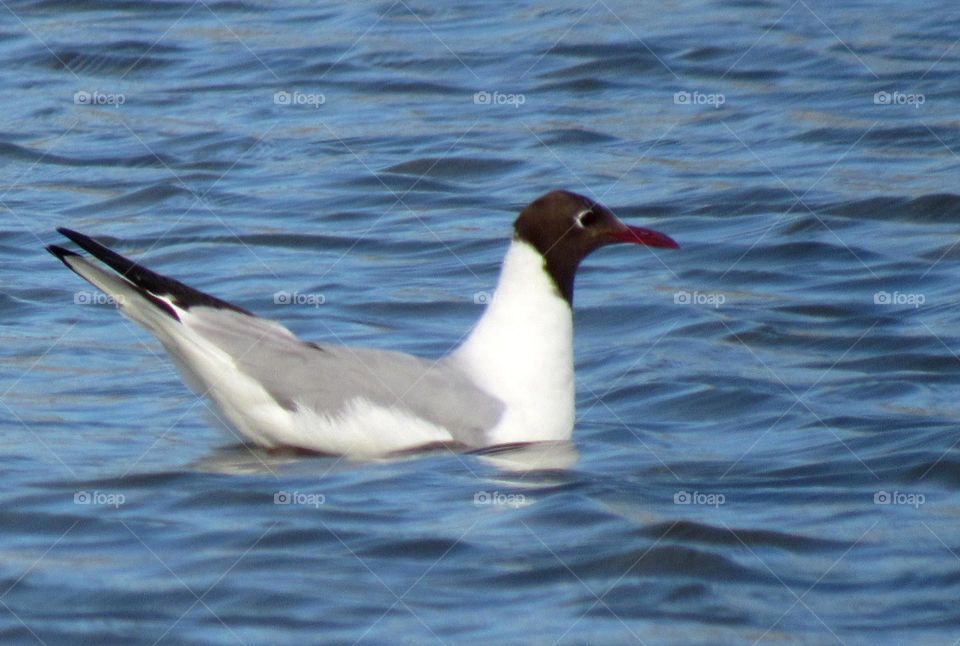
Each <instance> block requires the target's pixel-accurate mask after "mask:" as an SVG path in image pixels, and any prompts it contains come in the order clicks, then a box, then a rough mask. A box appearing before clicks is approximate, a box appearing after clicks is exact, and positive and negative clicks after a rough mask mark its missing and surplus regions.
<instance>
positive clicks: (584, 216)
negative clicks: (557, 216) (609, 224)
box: [577, 209, 600, 229]
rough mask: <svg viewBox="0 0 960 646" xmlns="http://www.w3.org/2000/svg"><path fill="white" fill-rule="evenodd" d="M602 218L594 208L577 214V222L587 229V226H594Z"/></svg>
mask: <svg viewBox="0 0 960 646" xmlns="http://www.w3.org/2000/svg"><path fill="white" fill-rule="evenodd" d="M599 219H600V216H599V215H597V214H596V213H595V212H594V211H593V209H591V210H589V211H584V212H583V213H581V214H580V215H579V216H577V223H578V224H579V225H580V226H581V227H583V228H584V229H586V228H587V227H592V226H593V225H594V224H596V223H597V221H598V220H599Z"/></svg>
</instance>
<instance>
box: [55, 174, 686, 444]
mask: <svg viewBox="0 0 960 646" xmlns="http://www.w3.org/2000/svg"><path fill="white" fill-rule="evenodd" d="M57 230H58V231H59V232H60V233H61V234H63V235H64V236H66V237H67V238H69V239H70V240H72V241H73V242H74V243H76V244H77V245H78V246H79V247H80V248H81V249H83V250H84V251H86V252H88V253H89V254H91V256H92V257H93V258H90V257H89V256H84V255H81V254H78V253H75V252H73V251H70V250H68V249H65V248H63V247H60V246H57V245H50V246H48V247H47V250H48V251H49V252H50V253H52V254H53V255H54V256H56V257H57V258H59V259H60V260H61V261H62V262H63V264H65V265H66V266H67V267H68V268H70V269H71V270H72V271H74V272H76V273H77V274H79V275H80V276H81V277H82V278H84V279H85V280H87V281H89V282H90V283H91V284H93V285H94V286H95V287H97V288H99V289H100V290H102V291H103V292H105V293H106V294H107V295H109V296H110V297H112V298H113V300H114V301H115V302H116V304H117V307H118V308H119V310H120V312H121V313H122V314H124V315H125V316H127V317H128V318H130V319H131V320H133V321H134V322H136V323H138V324H139V325H141V326H143V327H144V328H146V330H148V331H149V332H151V333H152V334H153V335H154V336H156V337H157V339H159V341H160V343H161V344H162V345H163V347H164V348H165V349H166V351H167V353H168V354H169V355H170V357H171V358H172V360H173V362H174V363H175V364H176V366H177V368H178V369H179V371H180V373H181V375H182V377H183V380H184V382H185V383H186V384H187V385H188V386H189V387H190V388H191V389H192V390H193V391H194V392H196V393H197V394H198V395H202V396H206V397H208V398H209V399H210V400H212V402H213V403H214V404H215V405H216V407H217V408H218V409H219V411H220V412H221V413H222V415H223V418H224V419H225V420H226V421H227V422H228V423H229V424H230V425H232V426H233V427H234V428H235V429H236V430H237V431H238V432H239V433H240V434H241V435H242V436H243V438H245V439H246V440H247V441H249V442H252V443H254V444H257V445H259V446H262V447H266V448H280V447H289V448H298V449H305V450H308V451H315V452H320V453H326V454H334V455H345V456H357V457H362V456H377V455H384V454H389V453H393V452H397V451H406V450H411V449H415V448H417V447H421V446H427V445H434V444H438V443H442V444H447V445H455V446H458V447H463V448H464V449H467V450H469V449H478V448H485V447H491V446H497V445H502V444H514V443H528V442H539V441H562V440H569V439H570V437H571V434H572V432H573V426H574V417H575V406H574V364H573V313H572V307H573V286H574V277H575V275H576V271H577V267H578V266H579V265H580V262H581V261H582V260H583V259H584V258H585V257H586V256H588V255H589V254H590V253H592V252H593V251H595V250H597V249H599V248H600V247H603V246H606V245H608V244H613V243H632V244H639V245H646V246H648V247H660V248H668V249H673V248H677V247H678V245H677V243H676V242H674V241H673V240H672V239H671V238H669V237H668V236H666V235H664V234H662V233H658V232H656V231H653V230H650V229H645V228H641V227H635V226H628V225H626V224H624V223H623V222H621V221H620V220H619V219H618V218H617V217H616V216H615V215H614V214H613V213H612V212H611V211H610V210H609V209H607V208H606V207H604V206H603V205H601V204H599V203H598V202H596V201H594V200H591V199H589V198H587V197H584V196H583V195H579V194H576V193H572V192H570V191H563V190H558V191H552V192H550V193H547V194H545V195H543V196H541V197H539V198H537V199H536V200H534V201H533V202H531V203H530V204H529V205H528V206H527V207H526V208H525V209H524V210H523V211H522V212H521V213H520V215H519V217H518V218H517V219H516V221H515V222H514V225H513V237H512V239H511V241H510V243H509V247H508V249H507V253H506V256H505V258H504V260H503V266H502V268H501V271H500V277H499V280H498V282H497V286H496V289H495V291H494V292H493V295H492V297H491V298H490V299H489V303H487V305H486V307H485V309H484V312H483V314H482V316H481V318H480V319H479V321H478V322H477V323H476V325H475V326H474V327H473V329H472V330H471V331H470V333H469V334H468V335H467V337H466V339H465V340H464V341H463V343H461V344H460V345H459V346H458V347H457V348H456V349H454V350H453V351H452V352H451V353H449V354H448V355H446V356H444V357H442V358H440V359H439V360H436V361H431V360H427V359H423V358H420V357H416V356H413V355H409V354H404V353H400V352H391V351H385V350H377V349H368V348H358V347H350V346H343V345H337V344H328V343H314V342H310V341H304V340H301V339H298V338H297V337H296V336H294V334H293V333H292V332H291V331H290V330H288V329H287V328H286V327H284V326H283V325H281V324H280V323H277V322H275V321H271V320H268V319H264V318H261V317H258V316H256V315H255V314H253V313H252V312H249V311H247V310H246V309H243V308H241V307H238V306H236V305H233V304H231V303H228V302H227V301H224V300H221V299H219V298H217V297H215V296H212V295H210V294H206V293H204V292H201V291H199V290H196V289H193V288H192V287H189V286H187V285H185V284H183V283H181V282H179V281H177V280H174V279H172V278H168V277H166V276H162V275H160V274H157V273H154V272H153V271H151V270H149V269H147V268H146V267H144V266H143V265H141V264H139V263H136V262H134V261H132V260H130V259H128V258H125V257H123V256H121V255H120V254H118V253H116V252H114V251H112V250H111V249H108V248H107V247H105V246H103V245H102V244H100V243H98V242H96V241H95V240H94V239H92V238H90V237H88V236H86V235H84V234H82V233H78V232H76V231H72V230H70V229H66V228H60V229H57Z"/></svg>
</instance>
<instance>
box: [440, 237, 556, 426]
mask: <svg viewBox="0 0 960 646" xmlns="http://www.w3.org/2000/svg"><path fill="white" fill-rule="evenodd" d="M450 360H451V361H454V362H457V363H458V364H459V365H460V367H461V368H462V369H463V370H464V371H465V372H466V373H467V374H468V375H470V377H471V378H472V379H473V380H475V381H476V383H477V384H478V385H479V386H480V387H481V388H483V389H484V390H486V391H487V392H488V393H490V394H491V395H493V396H495V397H497V398H499V399H500V400H501V401H503V402H504V403H505V404H506V412H505V413H504V415H503V417H502V419H501V420H500V422H499V424H498V425H497V426H496V427H495V428H494V429H493V430H492V431H491V434H490V435H491V436H490V444H505V443H511V442H536V441H547V440H566V439H569V438H570V435H571V433H572V431H573V422H574V414H575V412H574V376H573V316H572V313H571V311H570V306H569V304H568V303H567V301H566V300H564V299H563V297H562V296H560V293H559V291H558V290H557V288H556V286H555V285H554V283H553V281H552V279H551V278H550V276H549V275H548V274H547V272H546V269H545V267H544V260H543V256H542V255H540V253H539V252H538V251H537V250H536V249H534V248H533V247H532V246H531V245H530V244H528V243H526V242H523V241H519V240H514V241H512V242H511V244H510V249H509V250H508V251H507V255H506V258H505V259H504V262H503V269H502V272H501V274H500V280H499V282H498V284H497V289H496V292H495V293H494V295H493V297H492V299H491V302H490V303H489V304H488V305H487V309H486V311H485V312H484V314H483V317H482V318H481V319H480V321H479V322H478V323H477V325H476V327H474V329H473V331H472V332H471V333H470V336H469V337H468V338H467V340H466V341H465V342H464V343H463V345H461V346H460V347H459V348H458V349H457V350H456V351H455V352H454V353H453V354H452V355H451V357H450Z"/></svg>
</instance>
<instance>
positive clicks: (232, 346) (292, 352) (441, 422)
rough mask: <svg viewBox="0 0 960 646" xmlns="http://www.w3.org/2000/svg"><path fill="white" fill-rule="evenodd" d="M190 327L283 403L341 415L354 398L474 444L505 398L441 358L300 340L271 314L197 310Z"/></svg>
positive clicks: (482, 441)
mask: <svg viewBox="0 0 960 646" xmlns="http://www.w3.org/2000/svg"><path fill="white" fill-rule="evenodd" d="M191 314H192V316H191V317H190V319H189V323H188V325H189V327H190V328H191V330H193V331H195V332H196V333H198V334H200V335H201V336H203V337H204V339H205V340H207V341H209V342H211V343H213V344H214V345H216V346H217V347H218V348H220V349H221V350H223V351H224V352H226V353H227V354H228V355H230V356H231V357H232V358H233V361H234V362H235V364H236V365H237V367H238V368H239V369H240V370H241V371H242V372H243V373H244V374H246V375H248V376H249V377H251V378H253V379H255V380H256V381H257V382H259V383H260V384H261V385H262V386H263V388H264V389H265V390H266V391H267V392H268V393H270V396H271V397H273V398H274V399H275V400H276V401H277V402H278V403H279V404H281V405H282V406H284V407H286V408H288V409H291V410H293V409H294V408H296V407H298V406H299V407H307V408H310V409H312V410H314V411H318V412H323V413H326V414H329V415H336V414H337V413H339V412H341V411H343V410H344V408H345V407H346V406H347V404H349V403H350V402H351V401H352V400H355V399H356V398H362V399H364V400H367V401H369V402H371V403H373V404H376V405H379V406H383V407H387V408H396V409H400V410H403V411H405V412H408V413H410V414H413V415H415V416H417V417H419V418H421V419H424V420H426V421H428V422H430V423H432V424H436V425H437V426H441V427H443V428H446V429H447V430H448V431H449V432H450V433H451V435H453V438H454V439H455V440H456V441H457V442H460V443H463V444H466V445H468V446H471V447H477V446H484V445H485V444H486V442H485V437H486V434H487V432H488V431H489V430H490V429H492V428H493V427H494V426H496V424H497V422H498V421H499V419H500V417H501V415H502V413H503V410H504V406H503V403H502V402H501V401H500V400H498V399H496V398H494V397H492V396H491V395H489V394H487V393H486V392H484V391H482V390H480V389H479V388H477V386H476V385H474V384H473V382H471V381H470V379H469V378H468V377H467V376H466V375H465V374H464V373H463V372H461V371H460V370H459V369H457V368H456V367H454V366H452V365H450V364H449V363H448V362H447V361H445V360H443V359H441V360H439V361H436V362H431V361H427V360H424V359H421V358H419V357H415V356H413V355H409V354H404V353H400V352H390V351H385V350H375V349H369V348H353V347H348V346H342V345H318V344H315V343H309V342H305V341H302V340H300V339H298V338H296V337H295V336H294V335H293V334H292V333H291V332H290V331H289V330H287V329H286V328H285V327H283V326H282V325H280V324H278V323H275V322H273V321H269V320H266V319H262V318H258V317H253V316H250V315H247V314H242V313H238V312H233V311H226V310H222V309H213V308H202V307H201V308H192V309H191Z"/></svg>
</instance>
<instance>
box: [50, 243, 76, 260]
mask: <svg viewBox="0 0 960 646" xmlns="http://www.w3.org/2000/svg"><path fill="white" fill-rule="evenodd" d="M47 251H49V252H50V253H52V254H53V255H54V256H56V257H57V259H58V260H60V261H61V262H64V263H65V262H66V260H64V258H66V257H67V256H77V257H79V256H80V254H78V253H73V252H72V251H70V250H69V249H64V248H63V247H59V246H57V245H55V244H51V245H47Z"/></svg>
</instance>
